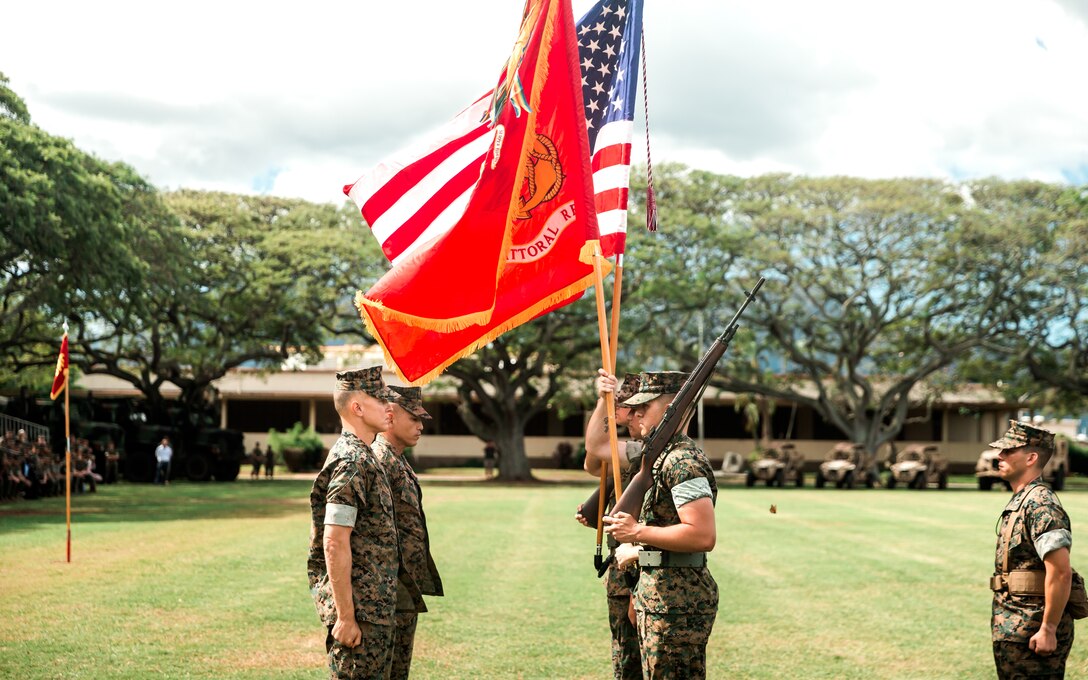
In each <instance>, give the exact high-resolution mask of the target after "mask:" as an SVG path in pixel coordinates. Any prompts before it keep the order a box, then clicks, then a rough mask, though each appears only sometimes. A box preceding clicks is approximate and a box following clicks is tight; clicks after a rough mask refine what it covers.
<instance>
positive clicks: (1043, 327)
mask: <svg viewBox="0 0 1088 680" xmlns="http://www.w3.org/2000/svg"><path fill="white" fill-rule="evenodd" d="M1031 189H1034V191H1033V192H1032V197H1033V198H1034V201H1033V202H1034V203H1035V204H1036V205H1038V208H1037V209H1036V211H1034V212H1036V213H1042V214H1041V215H1039V216H1038V220H1037V221H1033V224H1032V228H1033V231H1035V232H1037V233H1039V234H1040V241H1041V242H1043V243H1049V244H1050V245H1051V247H1050V248H1049V249H1048V250H1047V252H1046V253H1045V255H1044V257H1043V258H1042V260H1041V262H1040V266H1039V268H1038V269H1037V270H1036V272H1035V273H1036V275H1037V276H1038V278H1039V281H1038V284H1037V287H1038V288H1039V289H1041V290H1042V291H1043V292H1044V294H1043V295H1041V296H1040V297H1041V299H1042V304H1041V305H1038V306H1037V307H1036V308H1035V309H1033V310H1031V312H1030V314H1029V315H1027V316H1026V317H1025V318H1026V319H1027V320H1028V321H1029V323H1028V324H1025V328H1024V332H1023V338H1024V340H1025V342H1024V343H1023V345H1022V347H1021V350H1020V355H1019V358H1020V360H1021V361H1022V362H1023V363H1024V365H1025V366H1026V367H1027V369H1028V371H1029V373H1030V375H1031V377H1032V378H1033V379H1035V380H1036V381H1038V382H1039V383H1042V384H1043V385H1047V386H1049V387H1052V388H1054V389H1055V394H1054V395H1052V396H1053V402H1054V404H1055V405H1056V406H1062V405H1069V406H1083V405H1084V404H1085V403H1086V401H1088V248H1086V247H1085V244H1088V186H1082V187H1067V188H1065V189H1064V191H1060V193H1059V191H1058V190H1057V189H1056V188H1055V187H1051V186H1045V185H1044V186H1041V187H1040V186H1038V185H1035V186H1032V185H1026V186H1024V187H1023V188H1022V190H1023V192H1024V193H1027V192H1028V191H1030V190H1031ZM1047 218H1049V219H1048V220H1047ZM1043 220H1047V221H1045V222H1044V221H1043Z"/></svg>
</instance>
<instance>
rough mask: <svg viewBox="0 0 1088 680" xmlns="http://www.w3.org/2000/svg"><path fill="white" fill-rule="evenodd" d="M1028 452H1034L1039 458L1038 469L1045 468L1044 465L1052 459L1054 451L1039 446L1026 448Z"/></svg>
mask: <svg viewBox="0 0 1088 680" xmlns="http://www.w3.org/2000/svg"><path fill="white" fill-rule="evenodd" d="M1027 450H1028V452H1035V453H1036V454H1037V455H1038V456H1039V468H1040V469H1042V468H1044V467H1046V464H1047V463H1049V462H1050V459H1051V458H1053V457H1054V451H1053V450H1052V449H1044V448H1042V447H1041V446H1028V447H1027Z"/></svg>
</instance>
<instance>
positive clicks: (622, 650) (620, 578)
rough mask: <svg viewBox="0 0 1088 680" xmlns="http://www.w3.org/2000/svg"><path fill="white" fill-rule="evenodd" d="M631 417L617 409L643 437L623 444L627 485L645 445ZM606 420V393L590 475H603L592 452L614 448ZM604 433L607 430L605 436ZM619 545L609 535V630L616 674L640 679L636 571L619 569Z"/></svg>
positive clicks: (595, 427)
mask: <svg viewBox="0 0 1088 680" xmlns="http://www.w3.org/2000/svg"><path fill="white" fill-rule="evenodd" d="M601 375H602V377H605V376H607V377H608V379H609V381H610V382H611V381H615V376H610V375H609V374H608V372H607V371H603V370H602V371H601ZM638 380H639V374H638V373H628V374H627V375H626V376H624V380H623V383H621V384H620V386H619V388H618V389H616V393H615V401H616V404H617V405H619V404H620V403H621V402H623V401H625V400H626V399H629V398H631V397H633V396H634V395H635V393H636V392H637V391H638ZM598 387H599V385H598ZM598 391H599V390H598ZM630 416H631V414H630V409H628V408H618V409H617V412H616V419H617V423H616V424H617V425H624V426H626V427H627V428H628V431H629V432H630V434H631V437H632V438H633V439H634V440H639V441H628V442H624V443H623V445H621V447H620V452H619V453H620V461H621V463H620V464H621V465H623V464H624V462H626V463H627V464H626V465H624V467H623V469H622V470H621V471H620V479H621V481H622V482H623V485H624V486H625V487H626V486H627V484H628V483H629V482H630V481H631V478H632V477H634V476H635V473H637V472H638V470H639V465H640V464H641V462H642V444H641V441H640V440H641V439H642V434H641V433H639V432H634V431H631V425H630V421H631V417H630ZM606 420H607V416H606V415H605V400H604V397H603V396H602V397H601V398H599V399H598V400H597V407H596V408H595V409H594V411H593V414H592V415H591V416H590V418H589V422H588V423H587V424H586V427H587V429H586V452H587V453H586V471H587V472H589V473H590V474H594V475H599V474H600V471H599V470H600V467H599V461H597V460H595V459H594V456H593V454H592V451H594V450H596V449H598V447H599V448H600V450H602V451H603V450H604V449H605V448H607V449H609V451H611V444H609V443H608V439H607V437H608V427H607V423H606ZM602 432H603V433H604V438H603V439H602V437H601V433H602ZM609 457H611V453H609ZM615 502H616V497H615V494H612V495H610V496H609V499H608V508H609V509H611V507H612V506H614V505H615ZM585 512H592V513H596V512H597V508H583V509H582V512H581V513H580V514H584V513H585ZM616 545H617V543H616V541H615V539H613V538H612V537H611V536H609V537H608V548H609V561H610V564H609V566H608V570H607V571H606V572H605V577H604V584H605V593H606V594H607V600H608V629H609V631H610V632H611V634H612V674H613V677H614V678H615V679H616V680H638V679H639V678H641V677H642V656H641V655H640V654H639V651H638V630H637V629H636V628H635V624H633V623H631V619H630V617H629V616H628V610H629V608H630V606H631V585H630V583H629V577H630V576H632V574H631V572H630V571H624V570H622V569H618V568H616V563H615V554H614V553H615V548H616ZM632 580H633V579H632Z"/></svg>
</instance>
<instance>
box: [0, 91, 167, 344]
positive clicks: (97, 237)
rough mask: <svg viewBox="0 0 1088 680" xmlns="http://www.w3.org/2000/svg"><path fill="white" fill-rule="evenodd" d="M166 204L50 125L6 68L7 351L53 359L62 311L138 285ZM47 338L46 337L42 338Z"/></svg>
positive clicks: (0, 272) (0, 103)
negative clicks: (35, 114)
mask: <svg viewBox="0 0 1088 680" xmlns="http://www.w3.org/2000/svg"><path fill="white" fill-rule="evenodd" d="M166 214H167V213H166V210H165V208H164V207H163V206H162V204H161V202H160V201H159V199H158V194H157V192H156V191H155V189H154V188H153V187H151V186H150V185H149V184H147V183H146V182H145V181H144V180H143V179H142V178H141V177H140V176H139V175H138V174H137V173H136V172H135V171H134V170H133V169H132V168H130V167H128V166H126V165H124V164H120V163H107V162H104V161H102V160H99V159H98V158H95V157H94V156H91V155H89V154H86V153H84V152H82V151H80V150H79V149H77V148H76V147H75V146H74V145H73V144H72V143H71V142H70V141H68V140H66V139H63V138H60V137H55V136H53V135H50V134H48V133H47V132H45V131H43V130H41V129H40V128H38V127H37V126H36V125H34V124H33V123H32V122H31V120H30V115H29V113H28V112H27V109H26V105H25V104H24V103H23V101H22V100H21V99H20V98H19V97H18V95H16V94H15V93H14V92H13V91H11V90H10V89H9V88H8V87H7V79H6V78H4V77H3V75H2V74H0V356H4V357H5V358H6V362H5V363H7V362H13V361H19V362H21V363H33V362H34V361H35V360H36V359H37V360H39V361H42V362H48V361H50V359H49V358H48V353H49V352H55V351H56V348H55V346H54V345H55V339H56V337H57V336H58V335H59V325H60V321H61V318H62V317H64V316H67V315H69V314H80V313H83V312H89V311H92V310H93V309H95V308H96V307H97V306H99V305H101V304H105V303H106V302H108V301H110V300H113V299H116V298H117V297H119V296H123V295H124V294H125V292H126V291H128V290H133V289H138V288H139V287H140V286H141V285H142V284H143V281H144V276H145V275H146V274H147V268H146V266H145V260H144V259H143V257H142V254H141V253H140V251H139V248H140V244H141V243H142V242H143V241H144V239H145V238H146V232H147V230H148V229H149V228H151V229H154V225H155V224H157V223H159V222H160V221H161V220H162V219H163V216H164V215H166ZM42 339H46V340H47V342H46V343H44V344H42V343H41V342H40V341H41V340H42Z"/></svg>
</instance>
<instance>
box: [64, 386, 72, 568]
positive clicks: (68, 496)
mask: <svg viewBox="0 0 1088 680" xmlns="http://www.w3.org/2000/svg"><path fill="white" fill-rule="evenodd" d="M64 470H65V472H64V525H65V529H66V530H67V534H68V539H67V550H66V553H67V556H68V562H69V563H70V562H71V561H72V434H71V424H70V421H69V418H68V378H65V379H64Z"/></svg>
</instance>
